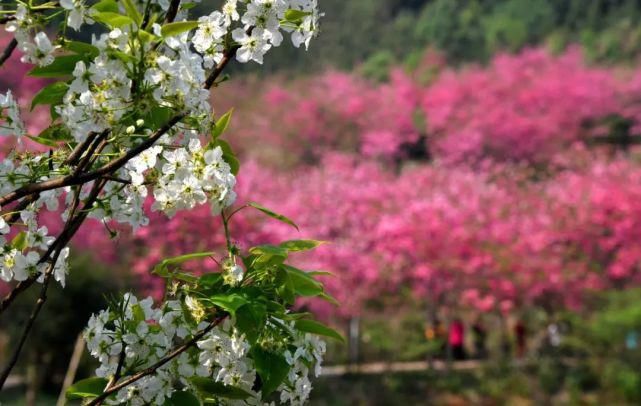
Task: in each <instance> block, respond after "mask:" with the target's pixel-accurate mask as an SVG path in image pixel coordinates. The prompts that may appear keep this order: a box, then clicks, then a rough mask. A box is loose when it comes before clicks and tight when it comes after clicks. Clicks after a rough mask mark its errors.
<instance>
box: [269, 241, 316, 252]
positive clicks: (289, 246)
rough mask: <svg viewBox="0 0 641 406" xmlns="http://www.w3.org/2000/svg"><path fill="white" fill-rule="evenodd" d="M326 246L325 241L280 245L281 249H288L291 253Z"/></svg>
mask: <svg viewBox="0 0 641 406" xmlns="http://www.w3.org/2000/svg"><path fill="white" fill-rule="evenodd" d="M322 244H325V241H316V240H291V241H285V242H284V243H281V244H280V247H282V248H284V249H286V250H287V251H289V252H296V251H309V250H313V249H314V248H316V247H318V246H319V245H322Z"/></svg>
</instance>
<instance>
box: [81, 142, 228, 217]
mask: <svg viewBox="0 0 641 406" xmlns="http://www.w3.org/2000/svg"><path fill="white" fill-rule="evenodd" d="M191 134H192V137H185V139H184V141H183V143H184V142H186V143H187V145H186V146H179V145H175V146H171V147H163V146H162V145H156V146H153V147H151V148H149V149H147V150H145V151H144V152H142V153H141V154H140V155H138V156H137V157H135V158H134V159H132V160H131V161H129V162H128V163H127V165H125V167H124V168H123V169H122V170H120V171H119V176H120V178H121V179H123V180H125V181H128V184H126V185H122V184H118V183H116V182H113V183H109V184H108V185H107V187H106V188H105V194H106V195H107V196H109V199H108V201H106V202H104V203H103V204H101V205H100V207H98V208H97V209H96V210H95V211H93V212H92V213H91V214H90V216H91V217H94V218H97V219H100V220H110V219H111V220H115V221H117V222H119V223H126V224H129V225H130V226H131V227H132V228H134V229H136V228H138V227H141V226H146V225H147V224H148V223H149V219H148V217H147V215H146V214H145V210H144V209H145V205H144V203H145V200H146V199H147V197H148V188H149V187H151V188H152V189H153V198H154V202H153V204H152V206H151V210H152V211H160V212H163V213H164V214H166V215H167V216H170V217H171V216H173V215H175V214H176V212H177V211H178V210H187V209H193V208H194V207H196V206H198V205H202V204H205V203H207V202H209V203H210V204H211V207H212V211H213V213H214V214H218V213H220V211H221V210H222V209H223V208H225V207H228V206H230V205H231V204H233V203H234V201H235V200H236V193H235V192H234V190H233V189H234V186H235V184H236V177H235V176H234V175H233V174H232V173H231V169H230V167H229V164H227V162H225V161H224V159H223V152H222V150H221V149H220V147H214V148H212V147H208V148H203V146H202V144H201V141H200V139H199V138H198V137H197V136H196V134H195V133H191ZM165 138H167V139H169V136H167V137H165ZM161 141H162V140H161ZM161 144H162V142H161ZM148 178H149V179H153V180H150V181H149V182H146V181H145V179H148Z"/></svg>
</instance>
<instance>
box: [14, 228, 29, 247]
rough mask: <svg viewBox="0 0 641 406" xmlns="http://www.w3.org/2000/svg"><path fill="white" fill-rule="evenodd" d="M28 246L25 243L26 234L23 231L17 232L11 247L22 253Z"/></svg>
mask: <svg viewBox="0 0 641 406" xmlns="http://www.w3.org/2000/svg"><path fill="white" fill-rule="evenodd" d="M28 245H29V244H28V243H27V233H26V232H24V231H21V232H19V233H18V234H16V236H15V237H13V240H11V246H12V247H13V248H15V249H17V250H18V251H24V250H25V249H26V248H27V246H28Z"/></svg>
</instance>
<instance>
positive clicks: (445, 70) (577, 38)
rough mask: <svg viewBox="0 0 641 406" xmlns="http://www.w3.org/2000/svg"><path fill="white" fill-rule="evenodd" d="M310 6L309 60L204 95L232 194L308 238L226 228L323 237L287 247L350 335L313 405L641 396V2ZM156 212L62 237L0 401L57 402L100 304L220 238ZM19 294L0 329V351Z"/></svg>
mask: <svg viewBox="0 0 641 406" xmlns="http://www.w3.org/2000/svg"><path fill="white" fill-rule="evenodd" d="M214 3H219V2H208V3H207V4H208V5H209V6H211V4H214ZM319 3H320V6H321V8H322V9H323V10H324V11H325V13H326V16H325V18H324V19H323V21H322V23H323V24H322V32H321V35H320V36H319V38H318V39H317V40H316V41H314V42H313V43H312V46H311V48H310V50H309V51H308V52H307V53H301V52H300V51H297V50H295V49H293V48H292V47H291V46H289V45H286V46H283V47H281V48H279V49H277V50H275V51H273V52H272V53H270V55H269V56H268V58H266V60H265V65H264V66H263V67H247V66H243V67H242V68H240V67H237V66H236V67H234V68H233V69H232V70H231V71H230V73H231V77H230V80H229V81H226V82H224V83H223V84H222V85H221V86H220V87H218V88H217V89H216V90H215V91H214V94H213V105H214V106H215V108H216V111H217V113H218V114H223V113H224V112H226V111H227V110H228V109H229V108H231V107H234V108H235V112H234V119H233V122H232V125H231V129H230V131H229V133H228V135H227V138H228V139H229V141H230V143H231V144H232V146H233V147H234V149H235V151H236V152H237V154H238V155H239V157H240V159H241V162H242V166H241V171H240V174H239V179H238V180H239V185H238V188H237V192H238V195H239V202H238V204H242V203H243V202H247V201H256V202H259V203H261V204H262V205H264V206H267V207H272V208H275V209H277V210H278V211H279V212H281V213H283V214H284V215H286V216H288V217H290V218H292V219H294V220H295V221H296V222H297V223H298V225H299V226H300V230H301V231H300V232H296V231H292V230H291V229H289V228H286V226H284V227H283V226H281V225H279V224H275V223H274V222H270V221H266V220H264V218H262V217H260V216H259V215H256V214H254V213H250V212H242V214H241V215H239V216H235V217H234V222H233V223H232V226H231V227H232V234H233V236H234V239H235V240H236V241H237V242H238V243H239V244H240V245H241V246H249V244H255V243H265V242H270V241H278V240H282V239H291V238H306V237H309V238H315V239H320V240H326V241H329V242H330V244H327V245H325V246H323V247H322V248H321V249H318V250H317V252H314V253H312V254H310V255H306V256H300V257H299V258H297V260H298V261H300V263H301V264H303V265H305V266H306V267H307V268H306V269H318V270H324V271H329V272H331V273H332V274H333V275H334V276H333V277H327V279H326V284H327V286H328V290H329V291H330V293H332V294H333V295H334V296H335V297H336V298H337V299H338V300H339V301H340V302H341V306H340V307H333V306H331V305H328V304H325V303H319V302H315V301H310V302H306V303H300V306H302V307H305V308H309V309H310V310H311V311H314V312H316V313H317V314H318V315H319V316H320V317H321V318H323V319H325V320H326V321H328V322H329V323H330V324H333V325H334V326H336V327H337V328H339V329H341V330H342V331H344V333H345V336H346V337H348V345H344V346H339V345H333V344H332V345H331V346H330V348H329V349H328V357H327V362H326V364H327V366H326V368H325V370H324V374H323V376H322V377H321V378H319V379H318V380H316V381H315V382H314V387H315V390H314V391H313V392H312V401H311V404H313V405H397V404H398V405H413V404H417V405H418V404H435V405H466V404H487V405H495V404H496V405H501V404H509V405H534V404H562V405H565V404H579V405H583V404H588V405H590V404H595V405H600V404H612V405H614V404H616V405H626V404H631V405H633V404H639V403H641V347H640V345H641V344H640V343H639V340H640V339H641V290H640V289H639V288H641V269H640V266H641V153H640V152H641V151H640V149H639V145H640V144H641V64H640V61H641V60H640V59H639V57H640V56H641V55H640V51H641V25H640V24H639V22H640V20H641V1H639V0H491V1H490V0H375V1H373V0H349V1H344V0H319ZM214 5H215V4H214ZM203 7H204V6H203ZM8 40H9V39H8V37H7V35H6V34H0V44H5V43H7V42H8ZM26 70H27V67H25V66H23V65H21V64H20V63H19V62H18V58H16V57H14V58H13V59H12V60H11V61H10V62H9V63H8V65H7V66H6V67H5V68H4V70H3V74H2V76H0V90H4V89H6V88H8V87H10V88H12V89H13V90H14V92H16V93H17V94H18V95H19V96H20V97H21V99H22V102H23V105H24V106H25V110H26V107H27V106H28V101H29V97H30V96H31V95H33V94H34V92H36V91H37V90H38V89H40V88H41V87H42V85H43V82H42V81H37V80H33V79H25V78H24V72H25V71H26ZM29 120H30V131H32V132H34V133H37V131H38V129H39V128H42V127H43V125H46V122H47V120H48V114H47V111H46V110H45V111H39V110H35V111H34V112H32V113H29ZM8 147H9V146H7V145H5V147H4V148H5V149H6V148H8ZM151 217H152V221H151V225H150V226H149V227H147V228H144V229H141V230H139V231H137V232H136V233H131V232H129V231H126V230H120V229H118V228H117V227H116V226H111V225H110V226H109V227H108V228H106V227H105V226H104V225H102V224H99V223H89V224H87V225H86V227H85V229H84V230H83V231H82V232H81V234H80V235H78V236H77V237H76V239H75V244H74V247H75V249H74V252H75V254H76V258H77V260H76V262H75V263H74V266H73V269H72V272H71V276H70V278H69V281H68V287H67V288H66V290H65V291H64V295H63V294H62V292H61V291H57V292H54V293H52V295H51V298H50V302H49V303H48V305H47V306H46V307H45V309H44V311H43V317H41V319H40V321H39V323H38V326H37V331H36V332H35V334H34V335H33V336H32V337H31V339H30V342H29V344H28V346H29V351H28V354H27V355H25V357H24V360H25V361H24V362H23V363H22V365H21V369H20V370H19V372H18V374H16V376H15V377H13V378H14V379H13V381H12V382H13V386H12V388H11V389H10V390H8V391H5V392H4V393H2V394H0V403H1V404H11V405H12V404H25V403H26V404H43V405H49V404H55V403H56V399H57V396H58V393H59V391H60V387H61V385H62V381H63V379H64V376H65V373H66V372H67V370H68V369H69V359H70V357H71V354H72V352H73V348H74V344H75V342H76V338H77V336H78V334H79V333H80V332H81V330H82V328H83V326H84V324H85V322H86V320H87V318H88V316H89V314H91V313H92V312H94V311H96V310H97V309H99V308H101V307H103V306H104V296H105V295H108V294H110V293H112V292H117V291H122V290H123V289H130V290H135V291H136V292H138V293H140V294H149V295H152V296H155V297H158V296H160V295H161V294H162V291H163V286H162V281H160V280H157V279H154V278H153V277H152V276H150V274H149V271H150V269H151V268H152V267H153V265H154V264H155V263H156V262H158V261H159V260H160V259H161V258H163V257H165V256H172V255H178V254H182V253H186V252H194V251H199V250H220V251H221V252H223V251H224V247H223V241H224V240H223V236H222V233H221V225H220V223H219V221H218V219H216V218H214V217H212V216H211V215H210V213H209V209H208V208H207V207H203V208H201V209H198V210H195V211H193V212H189V213H181V214H179V215H178V216H176V217H175V218H173V219H171V220H168V219H166V218H161V217H159V216H157V215H154V214H152V215H151ZM52 227H55V225H54V224H52ZM96 264H104V265H100V266H98V265H96ZM194 271H197V272H211V271H216V270H214V269H197V268H195V269H194ZM0 289H2V288H0ZM4 289H6V287H5V288H4ZM33 301H34V299H33V298H28V297H23V298H22V300H21V302H20V303H19V305H18V306H17V308H18V309H20V312H21V313H20V314H18V313H14V315H12V316H11V319H3V320H2V324H1V325H0V330H1V332H2V334H1V337H0V361H1V362H0V363H2V364H4V361H5V360H6V356H7V350H8V349H10V348H11V341H12V339H13V335H14V334H15V332H17V331H18V330H19V327H20V325H21V324H22V323H23V322H24V320H25V319H26V314H27V313H26V312H28V311H29V309H30V306H31V304H32V303H33ZM79 364H80V366H79V369H78V372H77V376H78V377H81V376H85V375H89V374H91V373H92V368H95V365H92V364H91V361H90V359H89V357H88V356H87V354H84V356H82V357H81V358H80V360H79Z"/></svg>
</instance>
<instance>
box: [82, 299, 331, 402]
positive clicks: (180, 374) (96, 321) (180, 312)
mask: <svg viewBox="0 0 641 406" xmlns="http://www.w3.org/2000/svg"><path fill="white" fill-rule="evenodd" d="M188 308H189V307H188V306H187V304H186V303H185V304H184V306H183V304H181V302H179V301H175V300H170V301H166V302H165V303H164V304H163V305H162V307H161V308H154V307H153V300H152V299H151V298H147V299H145V300H141V301H138V300H137V299H136V297H134V296H133V295H132V294H126V295H125V297H124V299H123V306H122V307H121V308H120V309H118V311H114V310H110V309H107V310H103V311H102V312H100V313H98V314H96V315H93V316H92V317H91V319H90V320H89V324H88V327H87V329H86V330H85V332H84V337H85V340H86V342H87V348H88V349H89V351H90V353H91V355H92V356H94V357H95V358H97V359H98V361H99V362H100V366H99V367H98V369H97V370H96V375H97V376H99V377H105V378H109V377H112V376H113V375H114V374H115V373H116V371H117V369H118V364H119V362H120V360H121V358H122V357H124V358H122V359H123V366H122V368H121V371H127V372H128V373H129V374H133V373H134V372H135V371H140V370H143V369H146V368H148V367H150V366H152V365H154V364H155V363H157V362H158V361H159V360H161V359H163V357H165V356H167V354H169V353H170V352H171V351H172V350H173V349H174V348H175V347H177V346H178V343H180V342H184V341H185V340H186V339H189V338H190V337H192V336H194V335H195V334H197V333H198V332H200V331H202V330H203V329H204V328H206V327H207V326H208V323H206V322H201V323H199V324H198V325H195V323H193V322H190V321H189V320H190V319H193V315H192V314H191V312H190V313H189V314H187V313H185V311H186V310H185V309H188ZM187 311H189V310H187ZM298 336H299V337H298V339H297V340H296V341H295V342H294V343H293V345H294V346H296V347H297V349H296V350H295V351H294V352H293V353H292V352H290V351H288V352H287V353H286V355H287V360H288V362H289V363H290V365H292V370H291V372H290V374H289V376H288V378H287V380H286V382H285V383H283V384H282V385H281V387H280V388H279V391H281V395H280V398H281V402H283V403H286V402H288V403H290V404H292V405H298V404H302V403H303V402H304V401H305V400H306V399H307V397H308V396H309V391H310V390H311V384H310V383H309V379H308V376H307V375H308V367H307V366H306V365H316V368H317V373H318V369H319V368H320V363H321V362H322V356H323V354H324V352H325V343H324V342H323V341H321V340H319V339H318V338H316V337H314V336H311V335H309V334H306V335H301V334H298ZM249 349H250V344H249V343H248V342H247V340H246V339H245V337H244V336H243V335H241V334H239V332H238V330H237V329H236V328H235V327H234V323H233V320H231V319H226V320H225V321H224V322H223V323H221V324H220V325H218V326H216V327H214V328H213V329H212V330H211V331H210V332H208V333H207V334H206V335H205V336H204V337H203V338H202V339H201V340H199V341H198V342H197V345H196V346H194V348H193V349H192V350H190V351H185V352H183V353H181V354H180V355H179V356H177V357H176V358H174V359H173V360H172V361H170V362H168V363H166V364H164V365H163V366H161V367H160V368H158V369H157V370H156V372H155V373H154V374H152V375H149V376H146V377H144V378H142V379H140V380H138V381H137V382H135V383H134V384H132V385H130V386H128V387H126V388H123V389H121V390H120V391H119V392H117V394H116V397H115V398H114V399H108V400H107V401H106V402H107V403H108V404H124V403H127V404H130V405H145V404H163V403H164V401H165V400H166V399H168V398H170V397H171V395H172V393H173V392H174V391H175V389H174V388H175V386H176V385H175V384H176V383H180V386H183V387H185V388H187V389H191V390H192V391H193V392H194V393H197V390H196V389H195V388H193V383H192V382H191V381H190V379H191V378H194V377H206V378H210V379H213V380H214V381H216V382H220V383H223V384H224V385H228V386H233V387H235V388H238V389H242V390H244V391H245V392H247V393H248V394H250V395H251V396H250V397H249V398H248V399H245V400H244V401H238V400H226V399H220V401H221V402H223V403H222V404H226V403H224V402H226V401H227V402H229V404H250V405H257V404H261V403H262V402H261V398H260V393H259V392H256V391H254V389H253V388H254V386H255V381H256V369H255V366H254V363H253V360H252V359H251V357H250V356H249Z"/></svg>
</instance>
